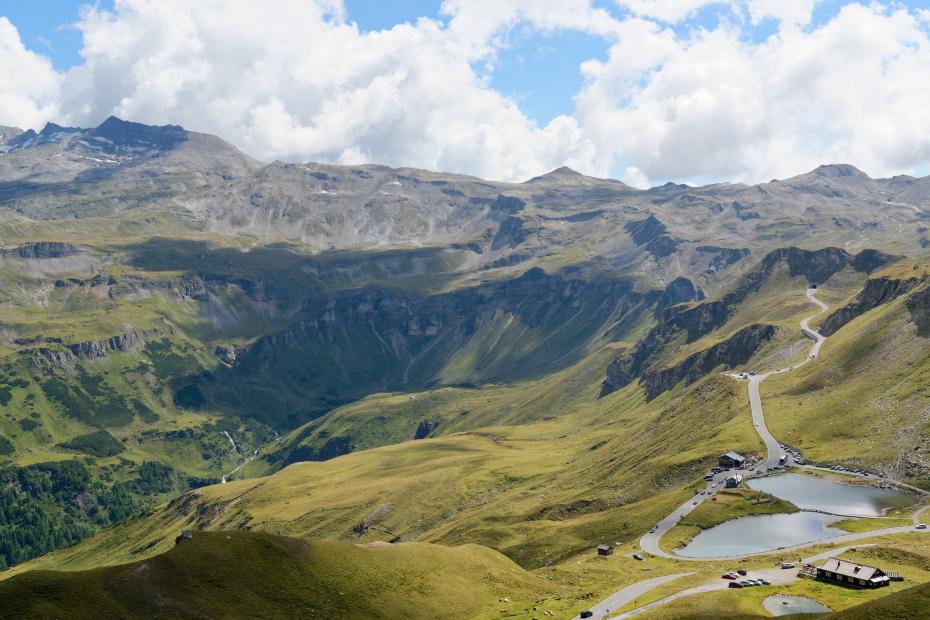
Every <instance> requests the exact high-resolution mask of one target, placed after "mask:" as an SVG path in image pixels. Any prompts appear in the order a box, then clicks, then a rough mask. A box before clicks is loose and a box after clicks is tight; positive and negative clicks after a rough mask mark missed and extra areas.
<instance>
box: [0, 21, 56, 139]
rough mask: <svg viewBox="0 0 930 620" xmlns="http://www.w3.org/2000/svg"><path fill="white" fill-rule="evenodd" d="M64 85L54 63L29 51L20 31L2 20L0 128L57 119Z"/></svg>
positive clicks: (0, 45)
mask: <svg viewBox="0 0 930 620" xmlns="http://www.w3.org/2000/svg"><path fill="white" fill-rule="evenodd" d="M60 81H61V80H60V76H59V75H58V74H57V73H56V72H55V70H54V69H53V68H52V63H51V62H50V61H49V60H48V59H47V58H45V57H43V56H40V55H38V54H35V53H33V52H31V51H29V50H27V49H26V48H25V46H24V45H23V43H22V41H21V40H20V38H19V32H17V30H16V27H15V26H13V24H11V23H10V20H8V19H7V18H5V17H0V124H2V123H4V122H6V123H9V124H21V125H25V126H27V127H29V126H32V125H36V124H39V123H42V122H44V121H45V120H46V119H48V118H50V117H52V116H54V115H55V114H56V113H57V108H56V105H55V104H56V100H57V96H58V93H59V86H60Z"/></svg>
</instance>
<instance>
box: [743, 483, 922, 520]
mask: <svg viewBox="0 0 930 620" xmlns="http://www.w3.org/2000/svg"><path fill="white" fill-rule="evenodd" d="M747 484H748V485H749V487H750V488H752V489H755V490H756V491H764V492H766V493H770V494H772V495H774V496H775V497H780V498H781V499H784V500H787V501H789V502H791V503H792V504H794V505H795V506H797V507H798V508H800V509H801V510H822V511H824V512H829V513H831V514H835V515H844V516H849V517H880V516H881V515H883V514H884V513H885V511H886V510H888V509H889V508H903V507H905V506H910V505H911V504H913V503H914V497H913V496H912V495H909V494H908V493H903V492H901V491H897V490H893V489H877V488H875V487H868V486H862V485H853V484H842V483H839V482H833V481H831V480H830V479H828V478H821V477H818V476H812V475H809V474H780V475H778V476H769V477H767V478H758V479H753V480H749V481H748V482H747Z"/></svg>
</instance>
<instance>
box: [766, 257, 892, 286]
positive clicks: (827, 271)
mask: <svg viewBox="0 0 930 620" xmlns="http://www.w3.org/2000/svg"><path fill="white" fill-rule="evenodd" d="M894 260H895V258H894V257H892V256H888V255H887V254H882V253H881V252H879V251H877V250H862V251H861V252H859V254H856V255H855V256H853V255H851V254H849V253H848V252H846V251H845V250H841V249H840V248H823V249H821V250H813V251H809V250H801V249H799V248H781V249H778V250H775V251H773V252H770V253H769V254H767V255H766V257H765V258H764V259H763V261H762V271H764V272H767V273H770V272H771V270H772V268H774V266H775V265H776V264H777V263H778V262H780V261H786V262H787V263H788V271H789V273H790V274H791V275H792V276H794V277H797V276H804V277H805V278H807V281H808V282H809V283H810V284H819V283H821V282H824V281H825V280H827V279H829V278H830V276H832V275H834V274H836V273H838V272H840V271H842V270H843V268H845V267H847V266H851V267H852V268H853V269H855V270H856V271H859V272H861V273H871V272H872V271H874V270H875V269H878V268H879V267H883V266H885V265H888V264H890V263H892V262H894Z"/></svg>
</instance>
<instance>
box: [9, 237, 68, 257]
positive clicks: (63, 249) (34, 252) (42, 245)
mask: <svg viewBox="0 0 930 620" xmlns="http://www.w3.org/2000/svg"><path fill="white" fill-rule="evenodd" d="M79 251H80V250H78V248H77V246H75V245H72V244H70V243H63V242H61V241H36V242H35V243H24V244H23V245H20V246H17V247H15V248H13V249H12V250H3V251H2V252H3V254H7V255H13V256H17V257H19V258H27V259H33V258H64V257H65V256H73V255H74V254H77V253H78V252H79Z"/></svg>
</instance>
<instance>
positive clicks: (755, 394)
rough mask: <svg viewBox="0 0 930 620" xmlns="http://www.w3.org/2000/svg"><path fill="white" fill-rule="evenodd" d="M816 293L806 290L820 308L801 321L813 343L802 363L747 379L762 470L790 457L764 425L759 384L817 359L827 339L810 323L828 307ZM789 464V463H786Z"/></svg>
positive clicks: (775, 465) (733, 375) (803, 329)
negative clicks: (759, 439)
mask: <svg viewBox="0 0 930 620" xmlns="http://www.w3.org/2000/svg"><path fill="white" fill-rule="evenodd" d="M816 293H817V291H816V290H815V289H808V290H807V299H808V300H809V301H810V302H811V303H814V304H817V306H818V307H819V308H820V311H819V312H817V314H814V315H813V316H809V317H807V318H806V319H804V320H803V321H801V333H803V334H804V335H805V336H806V337H807V338H810V339H811V340H813V341H814V346H812V347H811V350H810V351H809V352H808V354H807V357H805V358H804V360H803V361H801V362H799V363H797V364H795V365H794V366H786V367H785V368H779V369H778V370H770V371H768V372H764V373H762V374H758V375H752V376H750V377H749V408H750V410H751V411H752V421H753V424H755V426H756V431H757V432H758V433H759V436H760V437H762V441H764V442H765V448H766V452H767V456H766V459H765V463H763V464H762V466H761V467H762V469H771V468H774V467H778V465H779V462H780V459H781V457H782V456H785V457H787V459H788V460H790V456H788V455H787V454H784V452H783V451H782V449H781V444H780V443H779V442H778V440H777V439H775V437H774V436H773V435H772V433H771V432H769V429H768V426H766V425H765V414H764V413H763V411H762V396H761V394H760V393H759V384H760V383H762V382H763V381H765V380H766V379H767V378H769V377H771V376H772V375H777V374H781V373H783V372H790V371H792V370H796V369H798V368H800V367H801V366H804V365H805V364H807V363H808V362H810V361H811V360H814V359H816V358H817V356H818V355H820V347H821V346H823V343H824V341H825V340H826V339H827V337H826V336H823V335H821V334H820V332H818V331H816V330H814V329H811V327H810V321H811V319H815V318H817V317H818V316H820V315H821V314H823V313H824V312H826V311H827V310H829V309H830V307H829V306H828V305H827V304H825V303H823V302H822V301H820V300H819V299H817V297H816ZM729 376H731V377H736V378H739V375H736V374H734V373H729ZM787 464H790V463H787Z"/></svg>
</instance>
